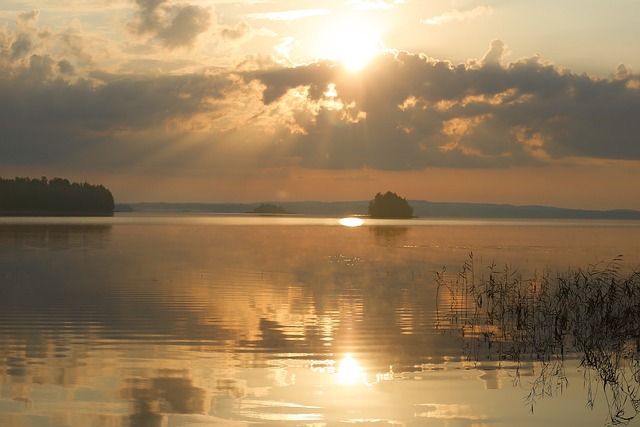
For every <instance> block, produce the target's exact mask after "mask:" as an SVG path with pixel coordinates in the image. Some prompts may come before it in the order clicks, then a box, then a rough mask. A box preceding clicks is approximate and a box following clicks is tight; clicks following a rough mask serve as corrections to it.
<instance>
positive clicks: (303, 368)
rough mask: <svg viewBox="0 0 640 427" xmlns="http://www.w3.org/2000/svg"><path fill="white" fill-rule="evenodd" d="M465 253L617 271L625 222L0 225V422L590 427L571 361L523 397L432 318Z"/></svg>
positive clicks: (525, 380)
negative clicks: (613, 266)
mask: <svg viewBox="0 0 640 427" xmlns="http://www.w3.org/2000/svg"><path fill="white" fill-rule="evenodd" d="M349 225H356V226H349ZM471 252H473V256H474V264H475V274H477V275H482V274H484V273H485V272H486V271H487V269H486V266H488V265H490V264H492V263H495V264H496V265H497V266H498V268H502V267H504V266H507V265H508V266H509V268H510V269H511V270H516V271H517V274H521V275H522V276H523V277H536V276H537V275H541V274H543V273H544V272H545V271H546V270H549V269H550V270H551V271H553V272H555V271H560V272H565V271H567V270H568V269H569V268H587V267H588V265H589V264H596V263H606V262H608V261H610V260H612V259H613V258H615V257H616V256H618V255H623V256H624V258H623V260H622V261H621V262H620V267H621V269H622V270H632V269H634V268H636V267H637V266H638V265H639V264H640V222H606V221H591V222H580V221H577V222H567V221H501V222H499V221H448V220H428V221H427V220H410V221H386V222H384V221H372V220H365V221H364V224H362V225H358V224H357V223H356V224H353V223H349V222H346V223H345V222H344V221H343V222H342V223H341V222H340V221H339V220H338V219H331V218H329V219H324V218H277V217H262V218H261V217H215V216H188V215H182V216H139V215H125V214H120V215H117V216H115V217H113V218H86V219H84V218H72V219H69V218H0V425H2V426H20V427H22V426H154V427H155V426H158V427H160V426H212V425H283V426H289V425H292V426H293V425H300V426H334V425H353V424H355V425H375V426H378V425H380V426H382V425H384V426H388V425H400V426H404V425H416V426H512V425H530V426H539V425H546V426H566V425H604V424H605V423H606V422H607V420H608V419H609V418H608V417H609V410H610V407H609V405H608V403H607V395H606V394H605V393H600V396H595V399H593V401H594V407H593V409H589V408H588V407H587V402H588V401H589V397H590V396H589V395H588V387H587V386H586V382H587V380H585V378H588V375H587V374H588V373H587V372H585V370H584V368H581V367H579V366H578V365H579V360H578V359H576V360H574V359H573V358H572V357H570V355H568V356H567V357H566V359H565V361H564V363H563V372H564V375H563V376H562V380H561V381H559V380H557V378H555V377H553V376H549V377H544V376H543V378H550V379H551V380H553V381H556V382H555V383H550V384H546V385H547V386H548V387H547V388H543V389H540V388H539V380H540V378H541V375H540V373H541V371H544V370H545V369H548V365H545V364H543V363H542V362H538V361H535V360H532V361H522V362H521V363H514V362H513V361H509V360H506V359H505V360H501V361H496V360H489V358H487V357H485V358H483V357H482V355H480V356H481V357H480V358H479V359H476V358H469V357H467V356H469V352H468V351H466V350H467V349H466V348H465V345H467V344H466V343H465V340H464V339H463V337H461V336H460V334H459V333H458V331H457V330H456V328H455V326H452V325H443V324H441V319H440V318H439V317H438V312H437V311H436V308H439V307H438V306H437V304H436V302H437V298H436V296H437V295H436V291H437V286H436V283H435V281H434V277H435V273H436V272H439V271H442V268H443V267H445V268H446V270H447V272H448V274H450V275H452V276H453V277H454V276H455V272H457V271H458V270H459V269H460V268H461V266H462V264H463V263H464V262H465V261H467V260H468V259H469V254H470V253H471ZM552 274H555V273H552ZM439 297H441V295H440V296H439ZM537 387H538V388H537ZM532 390H534V391H535V390H537V391H540V390H543V391H545V392H543V393H540V395H536V394H535V393H534V395H532V394H531V392H532ZM546 391H548V393H546ZM532 396H535V397H536V399H531V397H532ZM591 397H593V396H591ZM532 410H533V412H532ZM634 423H635V424H639V422H638V419H636V420H632V421H631V424H634Z"/></svg>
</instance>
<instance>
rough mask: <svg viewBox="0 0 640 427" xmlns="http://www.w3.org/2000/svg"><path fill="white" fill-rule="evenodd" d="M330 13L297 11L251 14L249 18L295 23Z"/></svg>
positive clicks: (321, 10)
mask: <svg viewBox="0 0 640 427" xmlns="http://www.w3.org/2000/svg"><path fill="white" fill-rule="evenodd" d="M328 13H329V10H328V9H297V10H284V11H280V12H266V13H251V14H249V15H248V16H247V17H248V18H249V19H266V20H270V21H293V20H296V19H303V18H309V17H312V16H319V15H326V14H328Z"/></svg>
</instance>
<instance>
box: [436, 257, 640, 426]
mask: <svg viewBox="0 0 640 427" xmlns="http://www.w3.org/2000/svg"><path fill="white" fill-rule="evenodd" d="M621 265H622V257H617V258H615V259H613V260H612V261H610V262H608V263H598V264H594V265H590V266H588V268H586V269H585V270H582V269H577V270H569V271H567V272H566V273H562V274H556V275H555V276H552V274H551V272H550V271H545V272H544V273H543V274H541V275H535V276H534V277H532V278H529V279H524V278H523V277H522V276H521V275H520V274H519V273H518V272H517V271H516V270H513V269H512V268H511V267H509V266H506V267H505V268H503V269H498V268H497V267H496V265H495V264H492V265H490V266H488V269H487V271H488V272H487V273H486V274H480V275H478V274H477V272H476V268H475V266H474V258H473V254H470V255H469V259H468V260H467V261H466V262H465V263H464V265H463V267H462V269H461V270H460V271H459V272H458V273H457V274H456V275H455V276H452V275H450V274H448V273H447V272H446V270H445V269H443V270H442V271H441V272H439V273H436V278H435V279H436V283H437V289H438V308H437V312H438V324H437V327H438V328H439V329H442V330H444V329H449V330H457V331H459V333H460V334H461V338H462V339H461V342H462V344H463V347H462V350H463V352H464V354H465V355H466V356H467V357H468V358H469V359H470V360H476V361H480V360H496V361H498V362H499V363H501V362H503V361H512V362H516V364H517V365H520V364H521V363H523V362H525V361H526V362H539V363H540V364H541V365H542V369H541V370H540V372H539V374H538V376H537V378H536V379H535V380H534V381H533V382H532V384H531V388H530V391H529V395H528V396H527V401H528V403H529V404H530V405H531V410H533V407H534V405H535V403H536V401H537V400H538V399H539V398H540V397H542V396H545V395H553V394H555V393H558V392H561V391H562V389H563V388H564V387H565V386H566V385H567V377H566V375H565V371H564V363H563V362H564V361H565V359H566V358H569V357H570V358H576V359H577V360H579V361H580V366H581V367H582V368H584V371H583V372H584V377H585V385H586V388H587V394H588V404H589V405H590V406H593V403H594V399H595V398H596V396H597V394H598V392H599V391H602V392H603V394H604V397H605V399H606V400H607V402H608V405H609V418H610V419H609V421H610V423H611V424H626V423H628V422H629V421H631V420H632V419H633V418H634V417H636V416H637V415H638V413H640V271H638V270H637V269H636V270H633V271H630V272H627V273H624V274H623V273H622V270H621Z"/></svg>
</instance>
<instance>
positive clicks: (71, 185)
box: [0, 177, 114, 215]
mask: <svg viewBox="0 0 640 427" xmlns="http://www.w3.org/2000/svg"><path fill="white" fill-rule="evenodd" d="M113 209H114V199H113V195H112V194H111V191H109V190H108V189H107V188H105V187H104V186H102V185H92V184H89V183H87V182H83V183H77V182H69V180H67V179H63V178H53V179H51V180H49V179H47V178H46V177H42V178H40V179H36V178H13V179H6V178H0V215H112V214H113Z"/></svg>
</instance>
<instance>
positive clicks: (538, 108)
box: [245, 40, 640, 170]
mask: <svg viewBox="0 0 640 427" xmlns="http://www.w3.org/2000/svg"><path fill="white" fill-rule="evenodd" d="M507 51H508V50H507V48H506V46H505V44H504V43H503V42H502V41H500V40H494V41H493V42H492V43H491V46H490V48H489V50H488V51H487V53H486V54H485V55H484V57H483V59H482V61H481V62H480V63H479V64H478V63H475V62H470V63H468V64H461V65H454V64H452V63H449V62H447V61H440V60H437V59H433V58H428V57H426V56H424V55H415V54H410V53H407V52H399V53H397V54H386V55H383V56H380V57H379V58H377V60H375V61H374V62H373V63H372V64H370V66H369V68H368V69H367V70H366V71H365V72H364V73H363V74H362V75H361V76H359V77H357V78H356V77H353V75H350V74H348V73H345V72H344V71H343V70H342V69H341V68H340V67H338V66H335V65H334V64H329V63H320V64H312V65H306V66H301V67H295V68H279V69H272V70H266V71H260V72H253V73H251V74H247V75H245V78H246V79H249V80H257V81H259V82H261V84H262V85H263V86H264V90H263V101H264V103H265V104H267V105H272V104H277V103H279V102H280V100H283V99H286V100H287V102H289V98H288V97H287V94H289V93H295V94H297V96H300V95H301V94H302V95H304V96H305V97H306V98H307V100H308V103H309V105H315V107H313V108H312V107H309V108H310V110H309V111H308V112H307V114H300V113H299V112H298V113H297V114H294V115H293V117H295V126H291V129H292V135H291V139H290V145H289V148H288V150H289V151H288V155H290V156H292V157H295V158H297V159H299V161H300V164H301V165H304V166H307V167H318V168H360V167H363V166H367V167H372V168H379V169H392V170H399V169H421V168H425V167H430V166H446V167H467V166H473V167H509V166H514V165H534V164H545V163H548V162H551V161H561V160H562V159H565V158H575V157H584V158H598V159H603V158H606V159H633V160H640V142H638V137H637V135H639V134H640V122H638V120H636V119H635V118H634V114H636V113H637V111H640V91H639V90H637V89H634V88H633V87H632V86H630V85H629V82H631V81H635V80H636V79H637V78H638V76H637V75H633V74H631V73H629V72H628V70H626V69H624V70H623V69H619V70H618V74H617V77H616V78H615V79H596V78H592V77H589V76H586V75H577V74H573V73H571V72H569V71H567V70H562V69H558V68H556V67H555V66H554V65H553V64H550V63H547V62H545V61H543V60H542V59H541V58H540V57H539V56H532V57H527V58H522V59H519V60H516V61H513V62H510V63H508V64H504V65H503V64H502V62H501V61H502V60H503V58H504V56H505V54H506V52H507ZM329 88H330V89H331V90H329ZM285 104H286V103H285Z"/></svg>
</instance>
